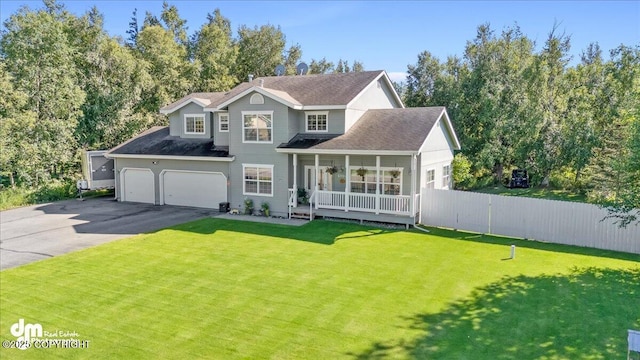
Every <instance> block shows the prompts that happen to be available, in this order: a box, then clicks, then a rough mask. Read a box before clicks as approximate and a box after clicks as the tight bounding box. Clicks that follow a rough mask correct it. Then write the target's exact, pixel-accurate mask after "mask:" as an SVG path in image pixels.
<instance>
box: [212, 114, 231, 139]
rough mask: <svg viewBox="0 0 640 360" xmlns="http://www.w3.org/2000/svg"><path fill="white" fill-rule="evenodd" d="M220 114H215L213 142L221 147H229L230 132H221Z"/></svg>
mask: <svg viewBox="0 0 640 360" xmlns="http://www.w3.org/2000/svg"><path fill="white" fill-rule="evenodd" d="M219 116H220V113H214V114H213V116H212V118H213V126H212V128H213V134H214V135H213V142H214V144H216V145H219V146H229V132H228V131H226V132H220V118H219Z"/></svg>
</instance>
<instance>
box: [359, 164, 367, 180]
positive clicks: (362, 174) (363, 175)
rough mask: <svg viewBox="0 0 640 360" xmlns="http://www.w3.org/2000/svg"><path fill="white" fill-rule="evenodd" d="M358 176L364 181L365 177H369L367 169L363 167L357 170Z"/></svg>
mask: <svg viewBox="0 0 640 360" xmlns="http://www.w3.org/2000/svg"><path fill="white" fill-rule="evenodd" d="M356 174H358V176H360V177H361V178H362V179H363V180H364V177H365V175H367V169H365V168H364V167H361V168H359V169H358V170H356Z"/></svg>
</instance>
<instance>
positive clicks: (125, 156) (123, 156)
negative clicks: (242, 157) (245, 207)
mask: <svg viewBox="0 0 640 360" xmlns="http://www.w3.org/2000/svg"><path fill="white" fill-rule="evenodd" d="M104 156H105V157H106V158H108V159H118V158H119V159H157V160H192V161H221V162H231V161H233V160H235V158H236V157H235V156H230V157H213V156H177V155H146V154H104Z"/></svg>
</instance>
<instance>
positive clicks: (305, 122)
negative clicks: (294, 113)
mask: <svg viewBox="0 0 640 360" xmlns="http://www.w3.org/2000/svg"><path fill="white" fill-rule="evenodd" d="M311 115H315V116H316V120H315V121H316V128H317V127H318V115H324V116H325V117H326V119H325V125H326V126H325V129H324V130H309V116H311ZM304 124H305V125H304V126H305V127H304V128H305V132H308V133H327V132H329V112H328V111H305V113H304Z"/></svg>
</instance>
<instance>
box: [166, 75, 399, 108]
mask: <svg viewBox="0 0 640 360" xmlns="http://www.w3.org/2000/svg"><path fill="white" fill-rule="evenodd" d="M381 78H382V79H383V80H384V81H385V82H386V83H387V86H389V88H390V89H391V91H392V92H393V96H394V98H395V100H396V101H397V102H398V104H400V106H402V101H401V100H400V97H399V96H398V94H397V93H396V92H395V89H394V88H393V85H392V84H391V81H390V80H389V77H388V76H387V74H386V72H384V71H383V70H377V71H362V72H349V73H337V74H313V75H290V76H267V77H260V78H257V79H254V80H253V81H251V82H243V83H241V84H239V85H238V86H236V87H234V88H233V89H231V90H229V91H227V92H216V93H193V94H189V95H187V96H185V97H183V98H182V99H179V100H177V101H175V102H173V103H171V104H169V105H167V106H165V107H163V108H162V109H160V113H162V114H170V113H172V112H174V111H176V110H178V109H180V108H181V107H183V106H186V105H188V104H190V103H192V102H195V103H197V104H198V105H201V106H202V107H203V108H204V110H205V111H220V110H222V109H224V108H226V107H227V106H228V105H229V104H230V103H232V102H234V101H236V100H238V99H239V98H241V97H243V96H246V95H247V94H249V93H251V92H254V91H255V92H259V93H261V94H262V95H265V96H268V97H270V98H272V99H274V100H276V101H279V102H281V103H283V104H285V105H287V106H289V107H292V108H295V109H299V110H305V109H306V110H313V109H318V108H325V109H326V108H331V107H335V108H345V107H346V106H347V105H348V104H349V103H350V102H352V101H353V100H354V99H356V98H357V97H358V95H360V94H361V93H362V92H363V91H364V90H365V89H366V88H367V87H368V86H370V85H371V84H372V83H373V82H374V81H376V80H378V79H381Z"/></svg>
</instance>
